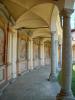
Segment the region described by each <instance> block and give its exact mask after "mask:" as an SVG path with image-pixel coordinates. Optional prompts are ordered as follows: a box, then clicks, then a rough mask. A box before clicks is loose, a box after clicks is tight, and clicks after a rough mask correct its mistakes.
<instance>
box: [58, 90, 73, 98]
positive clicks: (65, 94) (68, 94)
mask: <svg viewBox="0 0 75 100" xmlns="http://www.w3.org/2000/svg"><path fill="white" fill-rule="evenodd" d="M56 100H75V98H74V96H73V94H72V91H69V92H65V91H64V90H63V89H61V91H60V93H59V94H58V95H57V97H56Z"/></svg>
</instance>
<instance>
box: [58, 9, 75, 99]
mask: <svg viewBox="0 0 75 100" xmlns="http://www.w3.org/2000/svg"><path fill="white" fill-rule="evenodd" d="M72 12H73V10H71V9H63V11H62V12H61V14H62V16H63V46H62V79H61V91H60V93H59V94H58V96H57V100H73V95H72V91H71V81H72V43H71V42H72V38H71V25H70V16H71V14H72Z"/></svg>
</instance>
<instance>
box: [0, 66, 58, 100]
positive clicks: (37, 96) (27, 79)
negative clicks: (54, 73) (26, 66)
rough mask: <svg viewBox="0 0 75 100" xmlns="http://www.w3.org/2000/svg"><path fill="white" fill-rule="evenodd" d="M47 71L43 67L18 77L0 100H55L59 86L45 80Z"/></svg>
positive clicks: (47, 74) (47, 75) (46, 67)
mask: <svg viewBox="0 0 75 100" xmlns="http://www.w3.org/2000/svg"><path fill="white" fill-rule="evenodd" d="M49 71H50V69H49V67H48V66H45V67H43V68H40V69H38V70H33V71H32V72H29V73H26V74H24V75H23V76H20V77H19V78H18V79H17V80H16V81H15V82H14V83H13V84H10V85H9V86H8V87H7V88H6V89H5V91H4V92H3V95H2V96H1V97H0V100H55V96H56V94H57V92H58V91H59V85H58V83H51V82H50V81H48V80H47V79H48V77H49Z"/></svg>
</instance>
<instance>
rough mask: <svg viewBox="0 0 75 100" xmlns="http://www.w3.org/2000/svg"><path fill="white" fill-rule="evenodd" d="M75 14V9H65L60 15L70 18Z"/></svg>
mask: <svg viewBox="0 0 75 100" xmlns="http://www.w3.org/2000/svg"><path fill="white" fill-rule="evenodd" d="M73 12H74V10H73V9H67V8H64V9H63V10H62V11H61V12H60V15H62V16H63V17H70V16H71V14H72V13H73Z"/></svg>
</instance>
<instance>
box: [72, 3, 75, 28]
mask: <svg viewBox="0 0 75 100" xmlns="http://www.w3.org/2000/svg"><path fill="white" fill-rule="evenodd" d="M71 29H75V3H74V13H73V14H72V16H71Z"/></svg>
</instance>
